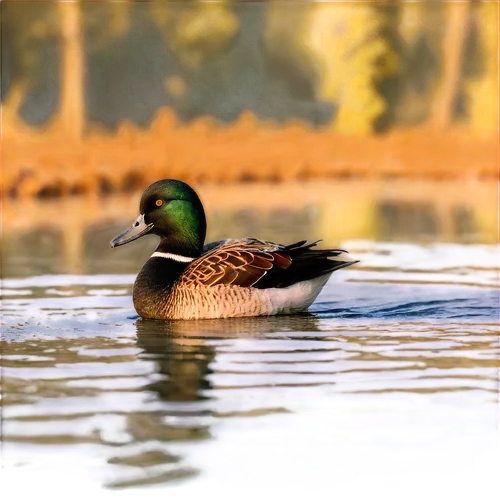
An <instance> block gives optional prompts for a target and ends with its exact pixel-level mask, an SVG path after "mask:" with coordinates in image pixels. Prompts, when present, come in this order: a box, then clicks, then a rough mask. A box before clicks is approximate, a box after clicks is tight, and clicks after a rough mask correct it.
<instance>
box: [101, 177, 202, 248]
mask: <svg viewBox="0 0 500 500" xmlns="http://www.w3.org/2000/svg"><path fill="white" fill-rule="evenodd" d="M139 211H140V215H139V217H138V218H137V220H136V221H135V222H134V224H133V225H132V227H131V228H130V229H128V230H127V231H125V232H124V233H123V234H120V235H119V236H117V237H116V238H115V239H114V240H113V241H112V242H111V248H114V247H117V246H120V245H124V244H125V243H129V242H130V241H133V240H136V239H137V238H140V237H141V236H144V235H145V234H156V235H158V236H160V238H161V240H160V244H159V246H158V248H157V250H158V251H162V252H170V253H175V254H178V255H184V256H186V257H197V256H199V255H200V254H201V249H202V248H203V243H204V241H205V234H206V229H207V223H206V219H205V211H204V210H203V205H202V204H201V201H200V199H199V198H198V195H197V194H196V192H195V191H194V190H193V189H192V188H191V187H190V186H188V185H187V184H186V183H184V182H182V181H176V180H173V179H164V180H161V181H157V182H155V183H153V184H151V186H149V187H148V188H147V189H146V191H144V193H143V195H142V198H141V203H140V207H139Z"/></svg>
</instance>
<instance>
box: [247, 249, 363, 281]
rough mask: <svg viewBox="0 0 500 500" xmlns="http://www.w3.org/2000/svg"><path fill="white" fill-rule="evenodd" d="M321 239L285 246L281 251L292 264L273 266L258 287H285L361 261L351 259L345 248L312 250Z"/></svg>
mask: <svg viewBox="0 0 500 500" xmlns="http://www.w3.org/2000/svg"><path fill="white" fill-rule="evenodd" d="M319 241H321V240H318V241H315V242H313V243H309V244H307V245H306V241H300V242H297V243H293V244H292V245H287V246H285V247H283V251H280V253H284V254H286V255H288V256H289V257H290V258H291V260H292V264H291V265H290V266H289V267H288V268H286V269H279V268H273V269H272V270H270V271H269V272H268V273H267V274H266V275H265V276H263V277H262V278H261V279H260V280H259V281H258V282H257V283H256V284H255V285H254V286H255V287H256V288H285V287H287V286H290V285H293V284H294V283H299V282H300V281H306V280H311V279H314V278H317V277H319V276H323V275H324V274H329V273H332V272H333V271H337V270H338V269H342V268H344V267H347V266H350V265H352V264H355V263H356V262H359V261H357V260H353V259H351V258H350V257H349V254H348V252H346V251H345V250H341V249H328V250H312V248H313V247H315V246H316V245H317V244H318V243H319ZM342 255H345V256H346V259H345V260H344V259H342Z"/></svg>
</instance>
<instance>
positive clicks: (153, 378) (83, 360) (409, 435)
mask: <svg viewBox="0 0 500 500" xmlns="http://www.w3.org/2000/svg"><path fill="white" fill-rule="evenodd" d="M345 246H346V247H348V248H349V249H350V250H351V252H352V253H353V254H354V255H356V256H357V257H359V258H360V259H361V261H362V262H361V264H360V265H358V266H356V267H355V268H354V269H348V270H345V271H340V272H338V273H335V274H334V275H333V277H332V279H331V280H330V282H329V283H328V285H327V287H326V288H325V289H324V291H323V292H322V294H321V295H320V297H319V298H318V300H317V302H316V303H315V304H314V305H313V307H312V308H311V310H310V313H309V314H302V315H298V316H284V317H271V318H246V319H230V320H213V321H212V320H205V321H188V322H165V323H164V322H155V321H144V320H141V319H138V318H137V316H136V314H135V311H134V309H133V307H132V301H131V296H130V293H131V285H132V283H133V280H134V275H132V274H130V275H129V274H127V275H123V274H121V275H120V274H110V275H104V274H97V275H46V276H43V275H41V276H31V277H25V278H9V279H5V280H4V282H3V291H2V292H3V304H2V307H3V327H2V366H3V368H2V382H3V389H2V395H3V401H2V402H3V428H2V432H3V443H2V456H3V461H4V465H5V469H4V471H6V472H7V474H6V478H5V480H6V483H5V484H6V485H7V486H9V485H10V486H11V487H12V488H15V489H16V491H18V492H21V491H24V490H25V489H26V490H30V488H31V490H33V489H34V491H36V488H38V487H48V488H51V491H53V492H55V491H66V492H67V491H78V490H79V491H85V490H86V489H92V488H95V487H98V488H103V489H104V491H108V492H111V491H112V490H116V489H120V490H121V491H122V492H123V493H124V492H128V493H129V494H132V492H134V491H135V492H136V491H137V488H145V487H149V488H150V492H149V494H155V495H158V497H159V496H160V494H161V495H162V498H163V496H164V495H165V494H166V495H168V491H166V492H165V491H164V489H165V488H166V487H168V488H170V489H172V491H173V490H175V491H177V490H179V491H186V492H188V491H191V490H192V491H197V490H199V491H204V492H205V491H212V490H210V489H208V488H214V491H222V490H226V489H229V490H230V489H234V491H236V492H241V491H249V490H252V489H261V490H262V491H268V489H269V488H271V489H272V488H278V489H279V490H291V489H293V490H295V491H298V490H300V489H301V488H307V489H308V490H310V489H311V488H312V487H315V488H318V489H319V490H318V491H331V492H332V493H334V492H337V493H342V495H341V498H358V496H361V495H371V496H375V497H377V498H378V497H379V495H380V497H381V498H383V497H382V495H384V497H385V498H404V497H407V498H408V497H410V498H413V497H414V496H415V497H416V496H417V495H421V494H426V495H427V497H428V498H440V497H442V496H444V497H446V498H449V497H453V498H498V497H497V495H498V485H497V484H496V483H497V480H496V478H497V477H498V476H497V474H498V466H499V465H500V457H499V451H498V450H499V447H498V436H497V427H498V425H497V422H498V409H497V402H498V397H497V396H498V366H499V363H498V355H499V350H498V319H499V318H498V314H499V290H498V269H497V263H498V253H497V249H496V248H495V247H493V246H487V245H453V244H448V245H444V244H442V245H428V246H418V245H410V244H408V245H403V244H375V243H371V242H362V241H356V242H351V243H345ZM68 488H69V489H68ZM279 490H277V491H279ZM438 495H439V496H438ZM155 498H156V497H155Z"/></svg>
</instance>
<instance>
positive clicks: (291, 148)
mask: <svg viewBox="0 0 500 500" xmlns="http://www.w3.org/2000/svg"><path fill="white" fill-rule="evenodd" d="M1 148H2V166H3V168H2V194H3V196H4V197H7V198H9V197H12V198H31V197H39V198H51V197H66V196H86V195H91V196H92V195H93V196H95V195H104V194H109V193H120V192H130V191H134V190H136V189H140V188H143V187H144V186H145V185H147V184H149V183H150V182H152V181H155V180H157V179H160V178H165V177H172V178H179V179H183V180H186V181H188V182H192V183H196V184H203V183H215V184H217V183H249V182H281V181H287V180H312V179H321V178H333V179H335V178H337V179H347V178H356V179H364V178H366V179H392V178H402V179H405V178H412V179H418V178H420V179H432V180H452V179H454V180H456V179H497V178H498V137H497V136H496V135H495V136H477V135H473V134H471V132H470V131H469V130H467V129H462V128H459V127H454V128H451V129H449V130H444V131H443V130H441V131H436V130H432V129H421V128H420V129H407V130H402V129H397V130H394V131H392V132H390V133H388V134H385V135H374V136H369V137H357V136H346V135H340V134H339V133H337V132H334V131H332V130H330V129H328V128H323V129H312V128H309V127H307V126H306V125H304V124H302V123H299V122H297V123H290V124H287V125H284V126H278V125H275V124H272V123H267V122H260V121H257V119H256V118H255V117H254V116H253V115H252V114H250V113H248V112H245V113H243V114H242V115H241V116H240V119H239V120H238V121H236V122H235V123H234V124H232V125H230V126H223V125H220V124H217V123H216V122H214V121H213V120H211V119H209V118H205V119H199V120H196V121H194V122H191V123H190V124H187V125H186V124H180V123H178V122H177V120H176V118H175V116H174V114H173V112H172V111H171V110H168V109H163V110H160V111H159V112H158V114H157V116H156V117H155V119H154V120H153V121H152V122H151V123H150V125H149V127H147V128H139V127H135V126H134V125H132V124H131V123H129V122H125V123H122V124H121V125H120V126H119V127H118V129H117V131H116V132H109V131H105V130H98V129H96V128H94V129H90V130H88V131H87V132H86V134H85V135H83V137H82V138H80V139H77V138H74V137H70V136H68V135H67V134H66V133H65V130H64V127H62V126H60V125H58V123H53V124H52V125H50V126H48V127H47V128H45V129H33V128H28V127H26V126H25V125H23V124H19V125H18V126H17V127H9V129H8V130H5V129H4V131H3V138H2V143H1Z"/></svg>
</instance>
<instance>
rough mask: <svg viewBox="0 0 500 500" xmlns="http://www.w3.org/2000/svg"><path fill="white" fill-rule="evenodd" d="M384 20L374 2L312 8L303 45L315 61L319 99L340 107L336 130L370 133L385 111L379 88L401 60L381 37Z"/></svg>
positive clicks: (386, 39) (322, 5) (335, 122)
mask: <svg viewBox="0 0 500 500" xmlns="http://www.w3.org/2000/svg"><path fill="white" fill-rule="evenodd" d="M387 22H388V17H387V15H386V14H385V13H384V11H383V10H381V9H380V8H379V7H378V6H377V5H376V4H375V5H373V4H371V3H359V4H356V3H335V4H325V3H317V4H314V6H313V8H312V9H311V10H310V12H309V16H308V19H307V22H306V23H307V30H306V32H305V34H304V36H303V43H304V45H305V47H307V49H308V50H309V52H310V55H311V57H312V58H313V59H314V61H315V62H316V63H317V66H318V74H317V95H318V98H319V99H324V100H328V101H331V102H334V103H336V104H337V105H338V111H337V114H336V117H335V121H334V123H333V127H334V129H335V130H337V131H339V132H347V133H355V134H368V133H371V132H373V131H374V128H375V127H376V122H377V120H378V119H380V118H381V117H382V115H383V114H384V113H386V112H387V103H386V101H385V99H384V97H383V96H382V95H381V93H380V92H379V91H378V89H377V85H378V84H380V83H381V82H382V81H383V80H384V79H385V78H387V77H393V76H395V75H397V73H398V70H399V60H398V56H397V53H396V51H395V50H394V48H393V47H392V46H391V43H390V40H389V39H388V38H387V37H385V36H383V32H384V30H386V29H387Z"/></svg>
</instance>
